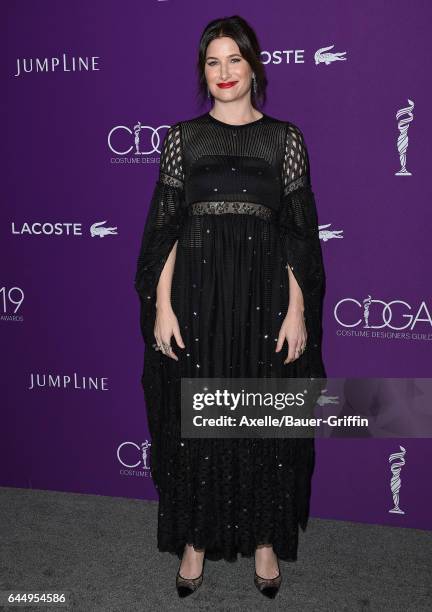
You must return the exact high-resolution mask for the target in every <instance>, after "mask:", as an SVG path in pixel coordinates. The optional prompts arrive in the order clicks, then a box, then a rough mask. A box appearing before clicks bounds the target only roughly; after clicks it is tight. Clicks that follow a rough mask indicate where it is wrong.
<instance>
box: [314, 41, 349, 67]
mask: <svg viewBox="0 0 432 612" xmlns="http://www.w3.org/2000/svg"><path fill="white" fill-rule="evenodd" d="M333 47H334V45H330V47H321V49H318V51H316V52H315V55H314V58H315V65H316V66H317V65H318V64H325V65H326V66H329V65H330V64H331V63H332V62H336V61H346V57H342V55H345V54H346V51H340V52H339V53H325V52H326V51H329V50H330V49H333Z"/></svg>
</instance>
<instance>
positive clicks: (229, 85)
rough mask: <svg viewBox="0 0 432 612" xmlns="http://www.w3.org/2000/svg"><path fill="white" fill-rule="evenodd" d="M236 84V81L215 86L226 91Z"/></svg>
mask: <svg viewBox="0 0 432 612" xmlns="http://www.w3.org/2000/svg"><path fill="white" fill-rule="evenodd" d="M237 83H238V81H228V82H227V83H218V84H217V86H218V87H220V88H221V89H228V88H229V87H233V86H234V85H236V84H237Z"/></svg>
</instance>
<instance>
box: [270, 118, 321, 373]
mask: <svg viewBox="0 0 432 612" xmlns="http://www.w3.org/2000/svg"><path fill="white" fill-rule="evenodd" d="M282 175H283V176H282V198H281V203H280V209H279V231H280V237H281V243H282V253H283V257H284V261H285V262H286V265H287V266H289V267H290V268H291V270H292V272H293V274H294V276H295V278H296V280H297V282H298V284H299V286H300V289H301V290H302V293H303V300H304V308H305V310H304V316H305V320H306V329H307V332H308V340H307V345H308V359H309V361H310V366H311V371H312V376H315V377H324V376H325V372H324V366H323V364H322V359H321V341H322V304H323V295H324V291H325V272H324V265H323V257H322V251H321V243H320V239H319V228H318V216H317V208H316V203H315V196H314V193H313V191H312V186H311V179H310V166H309V155H308V151H307V147H306V143H305V139H304V136H303V133H302V132H301V130H300V129H299V128H298V127H296V126H295V125H293V124H291V123H288V124H287V129H286V137H285V151H284V159H283V164H282Z"/></svg>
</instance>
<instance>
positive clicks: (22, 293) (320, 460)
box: [0, 0, 432, 529]
mask: <svg viewBox="0 0 432 612" xmlns="http://www.w3.org/2000/svg"><path fill="white" fill-rule="evenodd" d="M2 11H3V13H4V17H5V18H4V19H3V20H2V23H3V26H2V27H3V29H4V31H3V36H2V39H3V41H4V42H5V44H6V48H5V50H4V52H3V58H4V61H3V62H2V64H3V70H2V76H3V83H4V97H3V107H2V108H3V110H4V113H3V122H2V123H3V138H2V144H3V146H2V156H3V159H2V167H3V170H4V173H3V180H2V192H3V197H2V206H1V213H0V214H1V224H0V232H1V244H2V257H1V282H0V295H1V301H0V334H1V347H2V357H3V364H2V369H1V379H2V397H1V400H2V418H1V434H0V436H1V439H0V458H1V465H0V485H2V486H12V487H26V488H30V489H31V488H34V489H50V490H57V491H67V492H77V493H90V494H100V495H112V496H121V497H130V498H138V499H149V500H154V499H157V494H156V491H155V489H154V486H153V483H152V479H151V473H150V470H149V447H150V445H151V437H150V435H149V432H148V423H147V416H146V409H145V402H144V396H143V389H142V387H141V374H142V368H143V355H144V343H143V340H142V337H141V333H140V329H139V299H138V296H137V294H136V292H135V288H134V275H135V269H136V261H137V256H138V250H139V246H140V241H141V235H142V230H143V227H144V223H145V219H146V215H147V212H148V207H149V203H150V198H151V194H152V191H153V188H154V184H155V181H156V179H157V175H158V168H159V166H158V164H159V156H160V151H161V148H160V147H161V142H162V140H163V137H164V135H165V133H166V130H167V129H168V127H169V126H170V125H172V124H174V123H176V122H177V121H180V120H186V119H189V118H192V117H194V116H197V115H199V114H202V113H203V112H206V111H208V110H210V106H209V105H208V106H199V105H198V103H197V97H196V84H197V77H196V71H195V70H196V69H195V65H196V62H197V53H198V41H199V38H200V35H201V32H202V30H203V29H204V27H205V26H206V24H207V23H208V22H209V21H211V20H212V19H215V18H217V17H221V16H229V15H232V14H238V15H241V16H242V17H244V18H245V19H246V20H247V21H248V22H249V23H250V24H251V25H252V27H253V28H254V29H255V30H256V32H257V35H258V37H259V40H260V44H261V47H262V62H263V63H264V64H265V67H266V72H267V78H268V81H269V86H268V101H267V104H266V106H265V107H264V108H263V109H262V110H263V111H264V112H266V113H267V114H269V115H271V116H274V117H277V118H279V119H282V120H289V121H292V122H293V123H295V124H296V125H298V126H299V127H300V128H301V129H302V131H303V133H304V136H305V139H306V143H307V146H308V149H309V156H310V165H311V178H312V184H313V189H314V193H315V196H316V201H317V207H318V213H319V219H320V228H321V232H320V237H321V241H322V248H323V256H324V262H325V267H326V275H327V291H326V296H325V303H324V320H323V326H324V344H323V351H324V361H325V364H326V369H327V374H328V376H329V377H368V376H370V377H394V378H402V377H419V378H422V377H424V378H427V377H430V376H431V362H432V360H431V356H432V351H431V347H432V320H431V308H432V302H431V275H430V271H429V266H430V262H431V255H432V247H431V239H430V230H431V205H432V198H431V182H430V174H431V169H430V152H429V151H430V143H431V142H432V127H431V118H430V115H429V112H430V100H431V81H430V66H429V57H430V46H429V40H430V38H429V35H430V27H429V24H430V22H431V21H430V18H431V16H432V7H431V5H430V4H429V3H428V2H426V1H424V2H423V1H419V0H415V1H414V2H413V3H411V4H410V5H407V4H406V3H405V2H402V1H401V0H395V1H394V2H392V3H387V2H386V3H384V2H381V3H380V2H378V3H377V2H374V1H373V0H366V1H363V2H361V3H358V2H354V1H349V2H340V1H338V0H332V1H330V2H327V3H325V4H323V3H318V2H302V3H298V2H292V3H286V2H282V1H281V0H280V1H276V0H269V1H268V2H266V3H265V5H254V6H252V5H251V3H250V2H247V1H246V0H244V1H239V2H235V3H232V2H227V1H220V2H219V3H217V5H215V4H207V3H202V2H198V1H196V2H190V1H189V2H181V1H177V0H175V1H174V0H166V1H160V2H157V1H156V0H146V1H145V2H143V1H141V0H130V1H128V2H125V3H123V4H120V3H118V2H114V1H111V0H104V1H102V0H93V1H90V2H85V1H84V0H80V1H74V2H57V1H54V0H35V1H34V2H25V1H22V0H17V1H15V2H9V3H7V4H4V5H3V6H2ZM316 449H317V462H316V467H315V472H314V480H313V497H312V505H311V514H312V516H315V517H321V518H332V519H342V520H351V521H363V522H365V523H379V524H385V525H395V526H401V527H416V528H421V529H431V528H432V512H431V511H430V508H431V505H432V494H431V488H430V486H429V483H430V464H431V462H432V453H431V440H430V439H427V438H423V439H417V438H414V437H406V438H405V437H402V438H388V439H374V438H372V437H371V436H369V437H368V436H367V435H366V436H365V437H364V438H362V439H358V438H357V439H320V440H317V441H316ZM395 510H396V511H395Z"/></svg>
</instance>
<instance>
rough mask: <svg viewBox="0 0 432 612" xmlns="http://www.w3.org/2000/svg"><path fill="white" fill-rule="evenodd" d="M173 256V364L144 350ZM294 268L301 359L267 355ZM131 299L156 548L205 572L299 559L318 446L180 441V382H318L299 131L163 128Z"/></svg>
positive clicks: (197, 122) (315, 286)
mask: <svg viewBox="0 0 432 612" xmlns="http://www.w3.org/2000/svg"><path fill="white" fill-rule="evenodd" d="M175 243H177V252H176V261H175V267H174V273H173V279H172V287H171V305H172V308H173V310H174V313H175V315H176V316H177V319H178V322H179V327H180V332H181V336H182V338H183V341H184V343H185V347H186V348H184V349H182V348H180V347H179V346H178V345H177V343H176V341H175V339H174V337H172V339H171V344H172V346H173V349H174V352H175V353H176V355H177V356H178V357H179V361H178V362H177V361H175V360H173V359H170V358H169V357H167V356H165V355H163V354H162V353H161V352H160V351H155V350H154V348H153V344H154V342H155V338H154V323H155V316H156V311H155V296H156V287H157V283H158V280H159V277H160V274H161V272H162V269H163V266H164V265H165V262H166V259H167V257H168V255H169V253H170V251H171V249H172V247H173V246H174V244H175ZM288 265H289V266H290V267H291V270H292V271H293V273H294V275H295V277H296V279H297V281H298V283H299V285H300V287H301V288H302V291H303V298H304V303H305V319H306V328H307V332H308V342H307V347H306V351H305V352H304V353H303V354H302V355H301V356H300V357H299V358H298V359H297V360H295V361H294V362H293V363H291V364H287V365H284V364H283V361H284V359H285V358H286V356H287V344H286V343H285V344H284V347H283V349H282V351H280V353H276V352H275V347H276V343H277V338H278V334H279V331H280V327H281V325H282V322H283V320H284V317H285V315H286V313H287V309H288V305H289V279H288V269H287V266H288ZM135 288H136V290H137V292H138V294H139V297H140V301H141V319H140V324H141V330H142V334H143V338H144V341H145V354H144V370H143V375H142V384H143V389H144V396H145V400H146V406H147V415H148V423H149V429H150V434H151V437H152V446H151V449H150V460H151V472H152V477H153V480H154V483H155V486H156V488H157V490H158V493H159V511H158V530H157V546H158V548H159V550H160V551H162V552H170V553H172V554H175V555H177V556H178V557H179V558H181V556H182V554H183V550H184V546H185V544H186V543H190V544H194V545H195V546H196V547H197V548H205V549H206V557H207V558H208V559H211V560H218V559H225V560H227V561H235V560H236V559H237V557H238V555H239V554H241V555H243V556H253V554H254V551H255V548H256V546H257V545H258V544H265V543H267V544H272V545H273V548H274V550H275V552H276V554H277V555H278V557H279V558H280V559H282V560H287V561H295V560H296V559H297V547H298V532H299V526H300V527H301V528H302V529H303V530H305V529H306V526H307V521H308V516H309V501H310V492H311V479H312V474H313V469H314V462H315V448H314V440H313V439H269V438H267V439H266V438H263V439H252V438H244V439H187V438H184V439H182V438H181V422H180V414H181V411H180V399H181V398H180V385H181V378H183V377H187V378H194V377H220V378H232V377H242V378H260V377H264V378H270V377H278V378H284V377H286V378H289V377H313V378H315V377H316V378H324V377H325V369H324V364H323V362H322V358H321V337H322V334H321V316H322V296H323V291H324V269H323V260H322V253H321V246H320V241H319V234H318V221H317V211H316V205H315V200H314V195H313V192H312V189H311V184H310V171H309V159H308V153H307V148H306V145H305V141H304V137H303V134H302V132H301V131H300V129H299V128H298V127H296V126H295V125H294V124H292V123H290V122H287V121H280V120H278V119H275V118H272V117H270V116H269V115H266V114H264V115H263V116H262V117H261V118H260V119H258V120H256V121H253V122H251V123H247V124H244V125H231V124H226V123H223V122H221V121H219V120H217V119H215V118H213V117H212V116H211V115H210V114H209V113H206V114H204V115H201V116H199V117H195V118H193V119H190V120H186V121H182V122H179V123H177V124H176V125H174V126H171V127H170V128H169V130H168V132H167V135H166V137H165V139H164V142H163V146H162V153H161V165H160V170H159V177H158V180H157V182H156V185H155V188H154V192H153V196H152V200H151V202H150V209H149V212H148V214H147V219H146V222H145V227H144V232H143V236H142V242H141V248H140V252H139V257H138V264H137V272H136V278H135Z"/></svg>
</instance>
